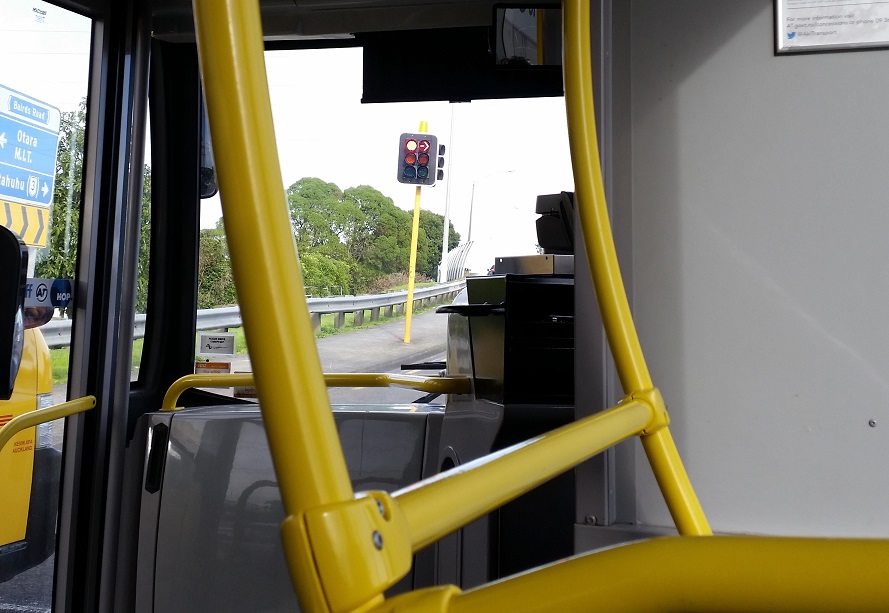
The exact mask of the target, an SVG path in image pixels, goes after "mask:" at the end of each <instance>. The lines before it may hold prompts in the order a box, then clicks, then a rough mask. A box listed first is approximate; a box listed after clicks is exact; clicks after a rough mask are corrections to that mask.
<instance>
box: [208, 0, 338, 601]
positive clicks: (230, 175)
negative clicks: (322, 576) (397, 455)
mask: <svg viewBox="0 0 889 613" xmlns="http://www.w3.org/2000/svg"><path fill="white" fill-rule="evenodd" d="M194 15H195V31H196V34H197V41H198V53H199V57H200V64H201V74H202V77H203V84H204V94H205V98H206V102H207V109H208V117H209V120H210V129H211V133H212V136H213V144H214V153H215V157H216V167H217V171H218V177H219V192H220V195H221V198H222V210H223V219H224V220H225V226H226V230H227V237H228V244H229V250H230V253H231V260H232V269H233V273H234V278H235V284H236V287H237V289H238V299H239V302H240V307H241V315H242V317H243V322H244V331H245V334H246V336H247V342H248V345H249V347H250V358H251V361H252V362H253V367H254V370H255V378H256V389H257V392H258V395H259V398H260V400H261V402H262V404H261V407H262V416H263V421H264V422H265V426H266V428H265V430H266V435H267V437H268V439H269V448H270V451H271V455H272V460H273V462H274V466H275V474H276V475H277V479H278V485H279V486H280V489H281V500H282V502H283V505H284V510H285V516H286V518H287V519H286V520H285V523H284V528H283V537H284V541H283V545H284V552H285V555H286V556H287V560H288V566H289V568H290V571H291V579H292V581H293V584H294V588H295V590H296V593H297V595H298V597H299V600H300V603H301V604H302V606H303V610H306V611H311V610H319V609H321V608H323V607H325V605H323V604H322V603H324V602H325V600H324V598H325V597H324V593H323V590H322V588H321V585H320V580H319V577H318V574H317V572H316V567H315V561H314V557H313V556H312V551H311V543H310V542H309V538H308V534H307V532H306V528H305V514H306V512H307V510H309V509H312V508H317V507H321V506H325V505H330V504H335V503H341V502H346V501H350V500H352V498H353V492H352V485H351V482H350V481H349V474H348V472H347V470H346V462H345V459H344V457H343V452H342V448H341V447H340V442H339V438H338V436H337V430H336V425H335V424H334V420H333V413H332V412H331V410H330V402H329V400H328V397H327V387H326V386H325V385H324V379H323V378H322V374H321V363H320V360H319V359H318V352H317V349H316V347H315V336H314V334H313V330H312V324H311V321H310V320H309V312H308V308H307V305H306V297H305V289H304V286H303V281H302V276H301V274H300V268H299V261H298V258H297V253H296V245H295V244H294V240H293V236H292V234H291V230H290V228H291V226H290V215H289V212H288V208H287V203H286V201H285V197H284V184H283V181H282V179H281V166H280V164H279V160H278V154H277V151H276V149H275V132H274V128H273V125H272V109H271V103H270V102H269V93H268V82H267V80H266V70H265V60H264V57H263V53H264V45H263V39H262V26H261V23H260V15H259V5H258V3H257V2H243V1H242V0H194ZM270 288H275V299H274V300H269V299H268V296H269V290H270Z"/></svg>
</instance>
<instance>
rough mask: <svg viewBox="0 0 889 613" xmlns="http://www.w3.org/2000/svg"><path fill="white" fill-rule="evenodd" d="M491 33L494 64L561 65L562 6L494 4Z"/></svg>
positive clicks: (518, 65)
mask: <svg viewBox="0 0 889 613" xmlns="http://www.w3.org/2000/svg"><path fill="white" fill-rule="evenodd" d="M494 35H495V47H494V58H495V60H496V63H497V65H498V66H512V67H524V66H561V64H562V9H561V8H560V7H559V5H558V4H554V5H550V6H536V7H535V6H522V7H497V8H496V9H495V14H494Z"/></svg>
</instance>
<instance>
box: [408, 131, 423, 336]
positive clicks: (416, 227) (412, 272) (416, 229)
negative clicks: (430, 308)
mask: <svg viewBox="0 0 889 613" xmlns="http://www.w3.org/2000/svg"><path fill="white" fill-rule="evenodd" d="M428 129H429V127H428V124H427V123H426V122H425V121H421V122H420V132H426V131H427V130H428ZM416 189H417V191H416V192H415V195H414V223H413V227H412V228H411V256H410V263H409V264H408V273H407V304H406V305H405V306H404V342H405V343H410V342H411V317H412V315H413V312H414V280H415V278H416V276H417V270H416V269H417V241H418V237H419V234H420V186H419V185H418V186H417V188H416Z"/></svg>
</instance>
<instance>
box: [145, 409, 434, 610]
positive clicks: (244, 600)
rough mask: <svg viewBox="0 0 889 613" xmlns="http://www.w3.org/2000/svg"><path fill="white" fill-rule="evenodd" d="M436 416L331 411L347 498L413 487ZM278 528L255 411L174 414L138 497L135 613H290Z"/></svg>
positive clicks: (292, 604)
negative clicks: (351, 489) (156, 475)
mask: <svg viewBox="0 0 889 613" xmlns="http://www.w3.org/2000/svg"><path fill="white" fill-rule="evenodd" d="M436 412H439V413H440V412H441V409H440V408H436V407H434V406H432V407H418V406H417V405H411V406H409V407H402V408H400V409H399V408H397V407H389V408H388V410H379V409H378V408H377V409H376V410H370V409H368V410H362V409H361V407H360V406H357V407H356V406H352V407H349V409H348V410H343V411H336V412H335V418H336V422H337V427H338V430H339V432H340V435H341V439H342V443H343V446H344V453H345V456H346V460H347V465H348V468H349V473H350V476H351V477H352V478H353V480H354V485H355V488H356V490H361V489H384V490H388V491H391V490H394V489H397V488H400V487H403V486H405V485H408V484H410V483H413V482H415V481H417V480H419V479H420V478H421V476H422V471H423V460H424V444H425V440H426V436H427V432H426V422H427V415H428V414H430V413H432V414H434V413H436ZM436 423H440V421H439V422H436ZM149 453H150V452H149ZM158 499H160V500H158ZM154 517H156V520H153V518H154ZM283 519H284V511H283V507H282V505H281V499H280V492H279V490H278V487H277V482H276V481H275V475H274V471H273V468H272V463H271V456H270V454H269V450H268V443H267V440H266V436H265V430H264V428H263V425H262V421H261V418H260V415H259V411H258V408H257V407H256V406H255V405H248V406H244V407H241V406H231V407H215V408H210V409H193V410H186V411H182V412H179V413H176V414H175V415H174V417H173V418H172V420H171V421H170V442H169V446H168V449H167V454H166V465H165V467H164V471H163V489H162V490H161V492H159V493H157V494H154V495H148V494H146V493H145V492H143V514H142V533H141V534H140V550H139V573H140V581H139V585H138V595H137V602H138V603H139V606H140V607H141V609H140V610H153V611H163V612H175V611H195V610H201V611H220V612H224V611H238V612H240V611H282V612H283V611H294V610H296V609H297V602H296V597H295V594H294V592H293V589H292V587H291V584H290V578H289V575H288V572H287V568H286V564H285V561H284V555H283V551H282V548H281V542H280V536H279V526H280V524H281V521H282V520H283ZM153 521H154V523H153V524H152V522H153ZM155 529H156V538H155ZM152 569H153V572H152ZM149 577H150V578H151V579H152V580H151V582H150V583H149V582H148V581H147V578H149ZM410 584H411V581H410V578H408V580H407V582H406V583H405V587H410ZM149 585H151V588H149V587H148V586H149ZM152 589H153V592H152V591H151V590H152ZM148 603H151V605H149V604H148Z"/></svg>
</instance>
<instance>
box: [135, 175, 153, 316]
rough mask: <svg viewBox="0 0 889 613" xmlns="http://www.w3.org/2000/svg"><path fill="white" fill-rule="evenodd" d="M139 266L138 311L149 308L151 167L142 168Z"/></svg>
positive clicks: (137, 286) (141, 311)
mask: <svg viewBox="0 0 889 613" xmlns="http://www.w3.org/2000/svg"><path fill="white" fill-rule="evenodd" d="M139 223H140V230H139V268H138V273H137V276H136V312H137V313H144V312H146V311H147V310H148V267H149V262H150V256H151V167H150V166H148V165H147V164H146V165H145V166H144V167H143V168H142V213H141V217H140V220H139Z"/></svg>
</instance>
